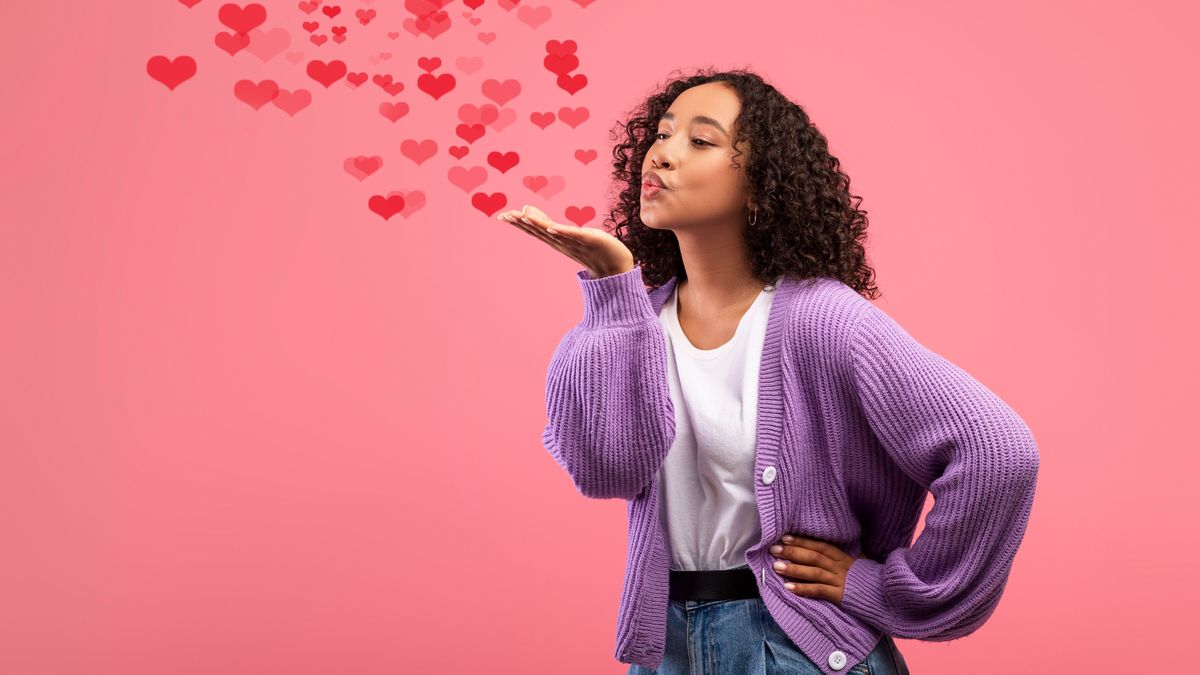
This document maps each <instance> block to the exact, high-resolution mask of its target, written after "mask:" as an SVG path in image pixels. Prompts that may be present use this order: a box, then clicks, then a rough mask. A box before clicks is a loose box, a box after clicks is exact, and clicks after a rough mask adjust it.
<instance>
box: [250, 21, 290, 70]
mask: <svg viewBox="0 0 1200 675" xmlns="http://www.w3.org/2000/svg"><path fill="white" fill-rule="evenodd" d="M290 44H292V34H291V33H289V32H288V31H287V29H286V28H272V29H271V30H269V31H262V30H259V29H257V28H255V29H254V30H252V31H250V47H249V49H248V51H249V52H250V53H251V54H253V55H255V56H257V57H258V58H259V60H260V61H262V62H263V63H266V62H268V61H270V60H271V59H273V58H275V57H276V56H278V55H279V53H280V52H282V51H283V50H285V49H287V48H288V45H290Z"/></svg>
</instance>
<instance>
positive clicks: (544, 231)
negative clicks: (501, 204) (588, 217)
mask: <svg viewBox="0 0 1200 675" xmlns="http://www.w3.org/2000/svg"><path fill="white" fill-rule="evenodd" d="M497 217H498V218H499V219H500V220H504V221H506V222H509V223H512V224H514V225H517V226H518V227H520V228H521V229H523V230H525V231H526V232H529V233H530V234H532V235H534V236H537V237H538V238H540V239H542V240H543V241H548V242H549V241H553V242H556V243H558V244H561V245H563V246H565V247H567V248H569V249H574V248H578V247H579V245H580V244H582V243H583V242H582V241H580V240H579V238H578V237H576V236H574V233H573V232H571V231H572V230H573V229H574V228H571V227H570V226H569V225H561V224H559V223H556V222H554V221H553V220H550V218H549V217H548V216H546V214H545V213H543V212H542V211H541V209H538V208H537V207H535V206H530V205H528V204H526V205H525V208H523V209H521V210H515V209H514V210H511V211H505V212H504V213H502V214H500V215H499V216H497Z"/></svg>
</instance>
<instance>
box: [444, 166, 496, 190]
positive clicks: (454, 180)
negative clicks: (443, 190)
mask: <svg viewBox="0 0 1200 675" xmlns="http://www.w3.org/2000/svg"><path fill="white" fill-rule="evenodd" d="M446 177H447V178H448V179H450V184H451V185H453V186H455V187H458V188H460V189H462V191H463V192H470V191H471V190H474V189H475V188H477V187H479V186H480V185H483V184H484V183H485V182H487V168H485V167H482V166H473V167H470V168H467V167H465V166H452V167H450V170H449V171H448V172H447V173H446Z"/></svg>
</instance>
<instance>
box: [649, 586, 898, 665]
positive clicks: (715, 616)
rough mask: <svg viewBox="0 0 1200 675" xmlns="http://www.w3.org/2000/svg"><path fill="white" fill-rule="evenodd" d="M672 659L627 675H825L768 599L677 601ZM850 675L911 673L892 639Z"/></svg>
mask: <svg viewBox="0 0 1200 675" xmlns="http://www.w3.org/2000/svg"><path fill="white" fill-rule="evenodd" d="M667 615H668V616H667V647H666V655H665V656H664V658H663V662H662V665H661V666H659V668H658V670H650V669H649V668H643V667H642V666H639V665H636V664H631V665H630V666H629V671H628V672H627V673H626V675H652V674H653V675H693V673H703V674H704V675H821V674H822V671H821V669H820V668H819V667H818V666H817V664H815V663H813V662H812V660H810V659H809V658H808V657H807V656H805V655H804V652H802V651H800V648H799V647H797V646H796V644H795V643H794V642H792V640H791V638H789V637H788V636H787V633H784V632H783V629H782V628H780V627H779V624H777V623H775V619H774V618H773V617H772V616H771V614H770V612H769V611H767V606H766V604H764V603H763V601H762V598H750V599H747V600H688V601H686V602H681V601H678V600H671V601H670V606H669V607H668V610H667ZM842 672H844V673H846V674H847V675H909V673H908V665H907V664H905V663H904V657H903V656H901V655H900V650H898V649H896V642H895V640H893V639H892V637H891V636H890V635H884V636H883V637H882V638H880V640H879V643H878V644H877V645H875V649H874V650H873V651H872V652H871V653H870V654H867V658H866V659H864V660H862V661H861V662H859V663H856V664H854V665H853V666H849V665H848V667H847V668H845V669H844V670H843V671H842Z"/></svg>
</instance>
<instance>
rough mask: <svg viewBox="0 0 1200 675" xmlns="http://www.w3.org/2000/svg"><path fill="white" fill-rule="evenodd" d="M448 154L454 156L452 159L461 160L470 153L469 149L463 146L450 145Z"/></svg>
mask: <svg viewBox="0 0 1200 675" xmlns="http://www.w3.org/2000/svg"><path fill="white" fill-rule="evenodd" d="M449 152H450V154H451V155H454V159H462V158H463V157H466V156H467V153H469V152H471V148H469V147H467V146H465V145H452V146H450V149H449Z"/></svg>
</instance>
